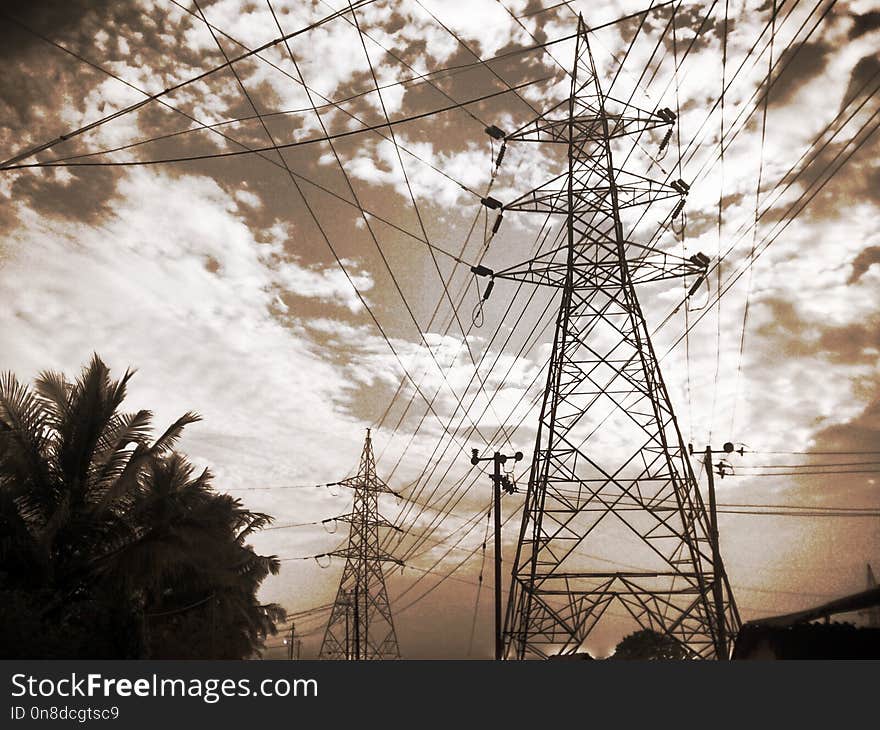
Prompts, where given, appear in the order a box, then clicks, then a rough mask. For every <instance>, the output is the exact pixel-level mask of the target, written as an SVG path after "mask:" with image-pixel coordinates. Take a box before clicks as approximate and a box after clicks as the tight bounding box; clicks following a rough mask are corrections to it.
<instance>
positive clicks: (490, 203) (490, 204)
mask: <svg viewBox="0 0 880 730" xmlns="http://www.w3.org/2000/svg"><path fill="white" fill-rule="evenodd" d="M480 202H481V203H482V204H483V205H485V206H486V207H487V208H490V209H491V210H500V209H501V208H503V207H504V203H502V202H501V201H500V200H496V199H495V198H492V197H488V198H480Z"/></svg>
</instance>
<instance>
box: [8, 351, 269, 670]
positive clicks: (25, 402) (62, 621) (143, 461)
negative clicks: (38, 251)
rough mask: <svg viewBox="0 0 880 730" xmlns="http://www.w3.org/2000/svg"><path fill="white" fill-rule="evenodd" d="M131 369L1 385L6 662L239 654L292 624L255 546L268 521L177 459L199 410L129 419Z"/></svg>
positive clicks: (98, 368) (90, 369) (49, 375)
mask: <svg viewBox="0 0 880 730" xmlns="http://www.w3.org/2000/svg"><path fill="white" fill-rule="evenodd" d="M132 375H133V373H132V371H130V370H127V371H126V372H125V374H124V375H123V377H122V378H121V379H120V380H112V379H111V377H110V372H109V370H108V368H107V366H106V365H105V364H104V363H103V362H102V361H101V360H100V358H98V356H97V355H95V356H93V358H92V360H91V361H90V363H89V364H88V365H87V366H86V367H85V368H84V369H83V371H82V373H81V374H80V376H79V378H77V379H76V380H75V381H74V382H69V381H68V380H66V379H65V377H64V376H63V375H61V374H59V373H54V372H43V373H41V374H40V376H39V378H38V379H37V380H36V382H35V387H34V389H33V390H32V389H30V388H28V387H27V386H25V385H23V384H21V383H20V382H19V381H18V380H17V379H16V378H15V376H14V375H12V374H6V375H4V376H2V378H0V604H2V605H0V656H4V657H6V658H12V657H47V658H49V657H107V658H110V657H120V658H122V657H146V656H153V657H168V658H172V657H191V658H210V657H217V658H242V657H246V656H249V655H252V654H254V653H255V652H257V651H258V650H259V649H260V647H261V646H262V642H263V639H264V638H265V637H266V636H267V635H268V634H270V633H274V631H275V622H276V621H278V620H280V619H281V618H283V611H282V610H281V609H280V607H278V606H275V605H261V604H260V603H259V602H258V601H257V599H256V592H257V589H258V587H259V585H260V583H261V582H262V581H263V579H264V578H265V577H266V576H267V575H269V574H270V573H277V571H278V569H279V563H278V560H277V559H276V558H275V557H265V556H261V555H258V554H256V553H255V551H254V550H253V549H252V548H251V547H250V546H248V545H247V544H246V540H247V538H248V536H249V535H251V534H252V533H253V532H254V531H255V530H259V529H260V528H262V527H264V526H265V525H267V524H268V523H269V522H270V521H271V518H270V517H269V516H268V515H265V514H260V513H254V512H250V511H249V510H247V509H246V508H245V507H244V506H243V505H242V503H241V502H240V501H239V500H236V499H233V498H232V497H229V496H228V495H222V494H218V493H216V492H214V491H213V490H212V488H211V474H210V472H208V471H207V470H205V471H203V472H202V473H201V474H199V475H198V476H194V470H193V467H192V465H190V464H189V463H188V462H187V460H186V459H185V458H184V457H183V456H181V455H180V454H177V453H173V451H172V449H173V447H174V444H175V443H176V441H177V440H178V438H179V437H180V434H181V432H182V431H183V429H184V427H185V426H187V425H188V424H191V423H194V422H196V421H198V420H200V419H199V416H198V415H196V414H194V413H186V414H184V415H183V416H182V417H180V418H179V419H177V420H176V421H175V422H174V423H173V424H171V426H170V427H169V428H168V429H167V430H166V431H165V432H164V433H162V434H161V435H160V436H159V437H158V438H157V439H155V440H151V437H150V433H151V425H152V414H151V413H150V412H149V411H146V410H141V411H137V412H136V413H121V412H119V408H120V406H121V404H122V401H123V400H124V398H125V393H126V386H127V384H128V381H129V380H130V378H131V377H132ZM197 622H200V623H201V624H203V625H204V626H205V628H204V630H203V631H202V633H203V634H205V635H204V637H201V638H200V636H199V632H194V631H193V626H192V625H193V624H195V623H197Z"/></svg>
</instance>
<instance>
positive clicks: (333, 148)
mask: <svg viewBox="0 0 880 730" xmlns="http://www.w3.org/2000/svg"><path fill="white" fill-rule="evenodd" d="M267 3H268V4H269V9H270V11H271V13H272V17H273V19H274V20H275V23H276V25H278V28H279V32H282V33H283V30H282V29H281V25H280V23H279V21H278V17H277V15H276V14H275V10H274V9H273V8H272V5H271V3H269V2H268V0H267ZM285 46H286V48H287V52H288V54H289V56H290V59H291V61H292V62H293V65H294V68H295V69H296V72H297V74H298V75H299V77H300V82H301V83H302V84H303V87H305V79H303V77H302V71H301V69H300V67H299V64H298V63H297V61H296V58H295V56H294V55H293V51H292V49H291V48H290V46H289V45H288V44H286V43H285ZM374 78H375V77H374ZM379 93H380V98H381V92H379ZM306 94H307V95H308V98H309V102H310V103H311V104H312V105H313V106H314V101H313V99H312V96H311V92H309V91H308V89H306ZM315 115H316V117H317V118H318V122H319V124H320V125H321V129H322V131H324V132H325V134H326V126H325V124H324V120H323V118H322V117H321V115H320V114H319V113H318V111H317V110H315ZM386 118H387V117H386ZM392 134H393V133H392ZM328 141H329V140H328ZM329 144H330V149H331V151H332V153H333V156H334V158H335V159H336V163H337V165H338V166H339V169H340V171H341V172H342V175H343V178H344V179H345V182H346V185H347V186H348V189H349V192H350V193H351V195H352V198H353V199H354V201H355V204H356V205H357V206H358V208H361V205H360V200H359V198H358V195H357V192H356V191H355V189H354V185H353V184H352V182H351V178H350V177H349V175H348V172H347V171H346V169H345V167H344V165H343V164H342V160H341V158H340V157H339V154H338V151H337V149H336V146H335V145H334V144H333V143H332V141H329ZM361 215H362V220H363V221H364V223H365V225H366V228H367V231H368V232H369V234H370V238H371V239H372V241H373V244H374V245H375V247H376V250H377V251H378V252H379V256H380V258H381V259H382V262H383V264H384V265H385V268H386V270H387V271H388V274H389V276H390V277H391V281H392V282H393V283H394V286H395V288H396V290H397V293H398V295H399V296H400V299H401V301H402V302H403V305H404V308H405V309H406V311H407V313H408V314H409V317H410V319H411V320H412V322H413V325H414V326H415V328H416V331H417V332H418V333H419V337H420V339H421V341H422V343H423V345H424V346H425V348H426V349H427V351H428V353H429V354H430V355H431V358H432V360H433V361H434V363H435V364H436V366H437V368H438V370H439V371H440V374H441V376H442V377H443V380H444V382H445V383H446V385H447V387H448V388H449V389H450V392H452V393H453V397H454V396H455V393H454V391H453V390H452V386H451V385H450V384H449V381H448V379H447V377H446V374H445V372H444V371H443V368H442V366H441V365H440V363H439V362H438V361H437V358H436V356H435V355H434V352H433V350H432V349H431V347H430V345H429V344H428V342H427V340H426V339H425V336H424V334H423V333H422V330H421V327H420V326H419V323H418V321H417V320H416V317H415V313H414V312H413V310H412V307H411V306H410V304H409V302H408V301H407V299H406V296H405V295H404V293H403V290H402V289H401V287H400V283H399V282H398V280H397V277H396V275H395V274H394V271H393V269H392V268H391V265H390V264H389V262H388V259H387V257H386V256H385V253H384V252H383V251H382V247H381V246H380V245H379V240H378V238H377V237H376V234H375V231H374V230H373V227H372V225H371V224H370V221H369V219H368V217H367V215H366V214H365V213H364V212H363V209H362V208H361ZM422 233H423V235H425V240H426V241H427V240H428V239H427V234H426V232H425V229H424V226H422ZM431 251H432V252H431V255H432V257H433V249H432V250H431ZM449 255H450V256H452V254H449ZM434 261H435V263H436V258H434ZM438 268H439V267H438ZM413 383H414V384H415V380H413ZM423 397H424V396H423ZM425 401H426V403H428V401H427V399H425ZM432 412H434V413H435V414H436V411H433V408H432ZM438 418H439V416H438ZM446 432H448V430H446Z"/></svg>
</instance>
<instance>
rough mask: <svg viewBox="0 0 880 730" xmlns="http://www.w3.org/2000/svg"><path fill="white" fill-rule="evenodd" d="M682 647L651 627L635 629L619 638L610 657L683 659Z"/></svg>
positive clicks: (684, 654)
mask: <svg viewBox="0 0 880 730" xmlns="http://www.w3.org/2000/svg"><path fill="white" fill-rule="evenodd" d="M685 657H686V653H685V650H684V647H683V646H682V645H681V644H680V643H679V642H678V641H676V640H675V639H674V638H672V637H671V636H668V635H667V634H661V633H659V632H657V631H653V630H651V629H642V630H641V631H635V632H633V633H632V634H629V635H628V636H625V637H624V638H623V639H621V641H620V643H619V644H618V645H617V647H616V648H615V649H614V654H612V655H611V657H609V658H611V659H641V660H658V659H684V658H685Z"/></svg>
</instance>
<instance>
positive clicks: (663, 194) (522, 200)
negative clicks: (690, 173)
mask: <svg viewBox="0 0 880 730" xmlns="http://www.w3.org/2000/svg"><path fill="white" fill-rule="evenodd" d="M566 177H567V174H563V175H560V176H558V177H556V178H553V179H552V180H550V181H548V182H547V183H545V184H544V185H541V186H540V187H538V188H535V189H534V190H531V191H529V192H527V193H526V194H525V195H521V196H520V197H519V198H517V199H516V200H513V201H511V202H510V203H505V204H504V205H503V206H502V210H504V211H505V212H507V211H511V212H512V211H518V212H523V213H544V214H550V215H570V214H572V213H574V214H575V215H579V214H596V213H599V214H606V215H611V214H612V213H613V212H614V204H613V202H612V196H611V193H612V189H613V190H614V192H615V193H616V195H617V208H618V209H619V210H620V209H625V208H634V207H636V206H642V205H650V204H651V203H656V202H659V201H662V200H672V199H678V198H681V197H682V191H681V190H680V189H679V188H678V187H676V186H675V185H673V184H669V183H665V182H660V181H658V180H651V179H649V178H646V177H641V176H639V175H634V174H632V173H621V174H620V176H619V177H618V178H617V179H616V180H614V181H613V183H609V181H608V180H607V179H606V180H603V181H601V182H597V181H593V180H588V179H584V180H583V181H581V180H573V181H572V182H573V184H572V185H571V186H570V187H569V185H568V184H567V180H566ZM569 196H571V197H570V198H569ZM569 202H570V204H569Z"/></svg>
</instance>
